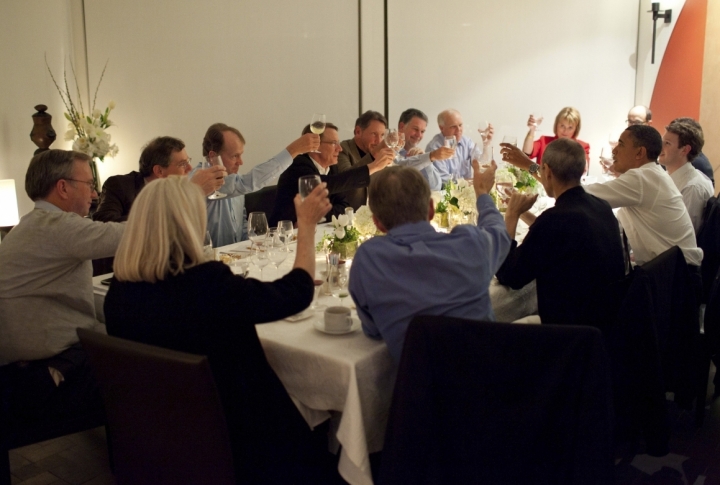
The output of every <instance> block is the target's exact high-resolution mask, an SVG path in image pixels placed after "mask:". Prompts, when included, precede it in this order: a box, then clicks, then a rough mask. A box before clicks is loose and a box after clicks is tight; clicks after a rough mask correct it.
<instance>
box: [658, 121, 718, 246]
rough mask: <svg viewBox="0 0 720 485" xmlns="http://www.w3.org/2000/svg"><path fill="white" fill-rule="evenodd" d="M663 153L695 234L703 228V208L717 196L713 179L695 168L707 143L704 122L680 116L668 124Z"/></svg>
mask: <svg viewBox="0 0 720 485" xmlns="http://www.w3.org/2000/svg"><path fill="white" fill-rule="evenodd" d="M662 140H663V144H662V147H663V148H662V152H660V158H658V161H659V162H660V164H661V165H663V166H664V167H665V168H666V169H667V172H668V174H669V175H670V178H671V179H672V181H673V182H674V183H675V186H676V187H677V188H678V190H679V191H680V193H681V194H682V198H683V202H684V203H685V207H686V208H687V210H688V214H689V215H690V220H691V221H692V225H693V228H694V229H695V234H697V232H698V230H700V224H701V223H702V214H703V209H705V204H706V203H707V201H708V199H709V198H710V197H712V196H713V192H714V190H713V186H712V182H711V181H710V179H709V178H708V177H707V175H705V174H704V173H702V172H701V171H699V170H697V169H696V168H695V167H693V165H692V163H690V160H692V159H694V158H695V157H696V156H697V155H698V153H700V151H701V150H702V147H703V145H704V144H705V139H704V137H703V132H702V128H701V127H700V124H699V123H698V122H697V121H695V120H693V119H692V118H676V119H674V120H672V121H671V122H670V124H669V125H668V126H666V127H665V134H664V135H663V137H662Z"/></svg>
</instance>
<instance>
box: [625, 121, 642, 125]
mask: <svg viewBox="0 0 720 485" xmlns="http://www.w3.org/2000/svg"><path fill="white" fill-rule="evenodd" d="M625 123H627V124H628V125H629V126H633V125H644V124H645V122H644V121H643V120H625Z"/></svg>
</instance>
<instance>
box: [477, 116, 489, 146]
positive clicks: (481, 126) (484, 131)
mask: <svg viewBox="0 0 720 485" xmlns="http://www.w3.org/2000/svg"><path fill="white" fill-rule="evenodd" d="M489 131H490V123H488V122H487V121H481V122H480V123H478V133H480V137H481V138H482V141H483V144H485V140H487V137H488V135H489V134H490V133H489Z"/></svg>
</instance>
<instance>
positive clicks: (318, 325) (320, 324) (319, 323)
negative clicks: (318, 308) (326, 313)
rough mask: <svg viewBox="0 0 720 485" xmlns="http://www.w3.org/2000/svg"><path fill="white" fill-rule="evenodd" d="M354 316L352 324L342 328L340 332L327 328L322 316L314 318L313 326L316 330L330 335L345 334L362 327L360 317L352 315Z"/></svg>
mask: <svg viewBox="0 0 720 485" xmlns="http://www.w3.org/2000/svg"><path fill="white" fill-rule="evenodd" d="M351 318H352V321H353V323H352V325H351V326H350V328H349V329H347V330H340V331H339V332H331V331H329V330H325V322H324V321H323V320H322V318H316V319H315V320H313V327H315V330H317V331H319V332H322V333H326V334H328V335H345V334H348V333H352V332H354V331H355V330H357V329H359V328H360V319H359V318H358V317H351Z"/></svg>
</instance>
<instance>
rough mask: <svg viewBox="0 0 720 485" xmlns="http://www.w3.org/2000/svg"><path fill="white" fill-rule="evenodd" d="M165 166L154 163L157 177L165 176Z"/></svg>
mask: <svg viewBox="0 0 720 485" xmlns="http://www.w3.org/2000/svg"><path fill="white" fill-rule="evenodd" d="M163 168H164V167H162V166H160V165H153V168H152V171H153V175H155V176H156V177H157V178H162V177H163Z"/></svg>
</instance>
